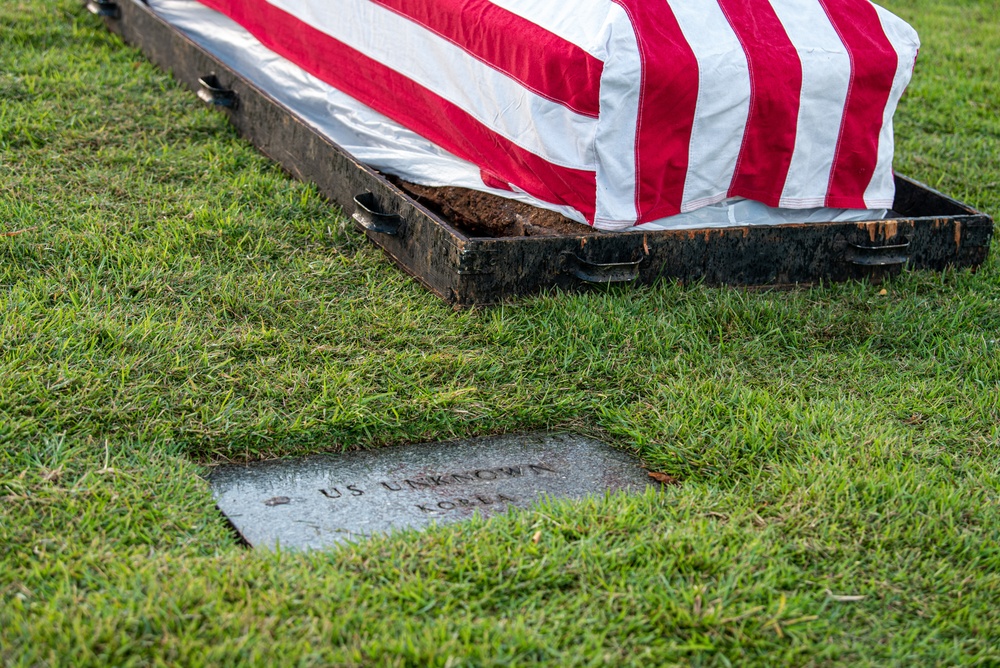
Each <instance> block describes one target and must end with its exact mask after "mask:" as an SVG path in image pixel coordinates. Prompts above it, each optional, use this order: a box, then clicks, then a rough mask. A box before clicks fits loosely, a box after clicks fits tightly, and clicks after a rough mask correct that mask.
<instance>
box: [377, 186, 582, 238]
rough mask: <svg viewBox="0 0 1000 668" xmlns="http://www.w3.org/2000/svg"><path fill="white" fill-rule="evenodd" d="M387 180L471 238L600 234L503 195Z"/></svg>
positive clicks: (559, 215) (580, 224) (551, 212)
mask: <svg viewBox="0 0 1000 668" xmlns="http://www.w3.org/2000/svg"><path fill="white" fill-rule="evenodd" d="M390 180H391V181H392V182H393V183H394V184H395V185H397V186H399V187H400V188H402V189H403V190H404V191H405V192H406V194H408V195H410V196H411V197H413V198H414V199H416V200H417V201H418V202H420V203H421V204H423V205H424V206H426V207H427V208H429V209H431V210H432V211H434V212H435V213H437V214H439V215H441V216H443V217H444V218H446V219H447V220H448V222H449V223H451V224H452V225H454V226H455V227H457V228H459V229H460V230H462V231H463V232H465V233H467V234H469V235H470V236H474V237H541V236H564V235H570V236H578V235H581V234H600V233H601V231H600V230H596V229H594V228H593V227H591V226H590V225H584V224H583V223H578V222H576V221H575V220H570V219H569V218H566V217H565V216H563V215H562V214H559V213H556V212H555V211H549V210H547V209H539V208H538V207H536V206H531V205H530V204H524V203H523V202H516V201H514V200H512V199H507V198H506V197H499V196H497V195H491V194H490V193H484V192H480V191H478V190H471V189H469V188H455V187H451V186H445V187H430V186H420V185H417V184H415V183H409V182H407V181H403V180H400V179H396V178H390Z"/></svg>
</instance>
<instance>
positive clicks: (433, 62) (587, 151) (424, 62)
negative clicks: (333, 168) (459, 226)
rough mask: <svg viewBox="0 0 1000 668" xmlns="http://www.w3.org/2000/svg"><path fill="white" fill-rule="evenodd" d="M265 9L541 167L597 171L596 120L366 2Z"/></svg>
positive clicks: (285, 0)
mask: <svg viewBox="0 0 1000 668" xmlns="http://www.w3.org/2000/svg"><path fill="white" fill-rule="evenodd" d="M268 2H269V3H270V4H272V5H274V6H275V7H277V8H279V9H281V10H284V11H286V12H288V13H289V14H292V15H293V16H295V17H296V18H298V19H299V20H300V21H304V22H305V23H307V24H309V25H311V26H313V27H314V28H316V29H317V30H319V31H321V32H323V33H325V34H327V35H329V36H330V37H332V38H334V39H336V40H338V41H340V42H342V43H344V44H346V45H347V46H349V47H351V48H353V49H355V50H357V51H359V52H361V53H362V54H364V55H366V56H368V57H369V58H372V59H373V60H376V61H378V62H380V63H382V64H383V65H385V66H386V67H389V68H390V69H392V70H395V71H396V72H399V73H400V74H402V75H403V76H405V77H407V78H408V79H411V80H412V81H414V82H416V83H418V84H420V85H421V86H423V87H425V88H427V89H428V90H431V91H432V92H434V93H436V94H438V95H440V96H441V97H443V98H444V99H446V100H448V101H449V102H451V103H453V104H455V105H456V106H458V107H460V108H462V109H463V110H464V111H466V112H467V113H469V114H470V115H472V116H473V117H474V118H475V119H476V120H477V121H479V122H480V123H482V124H483V125H484V126H486V127H488V128H490V129H491V130H493V131H494V132H496V133H497V134H499V135H502V136H503V137H505V138H507V139H509V140H510V141H512V142H513V143H515V144H517V145H518V146H520V147H521V148H523V149H525V150H527V151H530V152H531V153H534V154H535V155H537V156H539V157H541V158H543V159H544V160H546V161H548V162H551V163H553V164H555V165H559V166H562V167H570V168H573V169H581V170H593V169H594V162H595V158H594V153H595V151H594V137H595V133H596V130H597V119H596V118H589V117H587V116H582V115H580V114H577V113H574V112H573V111H571V110H569V109H567V108H566V107H565V106H563V105H561V104H558V103H555V102H551V101H549V100H547V99H545V98H543V97H541V96H540V95H537V94H535V93H533V92H532V91H530V90H528V89H527V88H525V87H524V86H522V85H521V84H520V83H518V82H517V81H515V80H514V79H512V78H510V77H508V76H507V75H505V74H503V73H501V72H499V71H497V70H495V69H493V68H492V67H489V66H488V65H485V64H484V63H482V62H480V61H479V60H478V59H476V58H475V57H473V56H471V55H469V54H468V53H466V52H465V51H464V50H462V49H461V48H459V47H458V46H455V45H454V44H452V43H451V42H449V41H448V40H446V39H444V38H442V37H439V36H438V35H436V34H435V33H433V32H431V31H429V30H427V29H426V28H424V27H423V26H421V25H419V24H417V23H415V22H413V21H410V20H409V19H406V18H404V17H402V16H400V15H399V14H396V13H395V12H393V11H391V10H389V9H386V8H384V7H382V6H380V5H376V4H374V3H372V2H369V1H368V0H342V1H340V2H337V3H335V5H334V4H332V3H317V2H310V1H309V0H268ZM414 54H418V55H417V56H414ZM441 63H447V64H448V66H447V67H441ZM387 94H391V92H389V91H387ZM501 105H503V106H501Z"/></svg>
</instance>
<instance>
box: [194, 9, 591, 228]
mask: <svg viewBox="0 0 1000 668" xmlns="http://www.w3.org/2000/svg"><path fill="white" fill-rule="evenodd" d="M201 2H202V4H204V5H206V6H207V7H210V8H212V9H214V10H216V11H219V12H222V13H223V14H225V15H226V16H229V17H230V18H231V19H233V20H234V21H236V22H237V23H239V24H240V25H242V26H243V27H244V28H246V29H247V30H249V31H250V32H251V33H253V35H254V36H255V37H257V39H259V40H260V41H261V43H263V44H264V45H265V46H267V47H268V48H269V49H271V50H273V51H275V52H276V53H278V54H279V55H281V56H283V57H285V58H287V59H289V60H290V61H292V62H293V63H295V64H296V65H298V66H299V67H301V68H303V69H304V70H306V71H307V72H309V73H311V74H312V75H314V76H316V77H318V78H319V79H321V80H323V81H325V82H327V83H329V84H330V85H331V86H333V87H335V88H337V89H338V90H341V91H343V92H345V93H347V94H348V95H350V96H351V97H353V98H355V99H357V100H358V101H360V102H361V103H363V104H366V105H368V106H369V107H371V108H373V109H375V110H376V111H379V112H381V113H383V114H385V115H386V116H389V117H390V118H393V119H394V120H396V121H398V122H399V123H402V124H403V125H405V126H406V127H408V128H410V129H411V130H413V131H414V132H417V133H419V134H420V135H422V136H424V137H426V138H427V139H429V140H430V141H432V142H434V143H435V144H438V145H439V146H441V147H443V148H444V149H445V150H447V151H450V152H451V153H454V154H455V155H457V156H459V157H460V158H463V159H465V160H468V161H469V162H472V163H474V164H476V165H480V166H482V165H488V166H489V168H490V171H491V172H493V173H495V174H496V175H497V177H498V178H499V179H501V180H503V181H506V182H509V183H512V184H516V185H517V186H518V187H519V188H521V189H522V190H524V191H525V192H527V193H528V194H530V195H533V196H534V197H537V198H539V199H541V200H544V201H546V202H553V203H555V204H567V205H569V206H571V207H573V208H574V209H576V210H577V211H579V212H580V213H582V214H583V215H584V216H585V217H586V218H587V220H588V221H591V222H593V219H594V211H595V198H596V196H597V179H596V174H595V172H592V171H586V170H579V169H572V168H569V167H561V166H559V165H554V164H552V163H550V162H548V161H546V160H545V159H543V158H540V157H539V156H537V155H535V154H534V153H531V152H530V151H527V150H525V149H523V148H521V147H520V146H518V145H516V144H514V143H513V142H511V141H510V140H508V139H507V138H505V137H503V136H501V135H499V134H497V133H496V132H493V131H492V130H490V129H489V128H487V127H486V126H484V125H482V124H481V123H480V122H479V121H477V120H476V119H475V118H473V117H472V116H471V115H469V114H468V113H466V112H465V111H463V110H462V109H461V108H460V107H458V106H456V105H454V104H452V103H451V102H449V101H447V100H445V99H444V98H442V97H440V96H438V95H435V94H434V93H433V92H431V91H429V90H428V89H426V88H424V87H423V86H420V85H419V84H417V83H415V82H414V81H412V80H410V79H408V78H406V77H405V76H403V75H402V74H400V73H398V72H396V71H394V70H392V69H390V68H388V67H386V66H384V65H382V64H381V63H379V62H377V61H375V60H373V59H371V58H368V57H367V56H365V55H364V54H362V53H360V52H358V51H356V50H355V49H352V48H350V47H349V46H347V45H346V44H344V43H342V42H340V41H338V40H335V39H333V38H332V37H330V36H329V35H326V34H325V33H322V32H320V31H319V30H316V29H315V28H313V27H312V26H310V25H308V24H307V23H304V22H303V21H300V20H299V19H297V18H295V17H294V16H292V15H291V14H289V13H287V12H285V11H283V10H281V9H278V8H276V7H274V6H272V5H270V4H269V3H267V2H265V0H201Z"/></svg>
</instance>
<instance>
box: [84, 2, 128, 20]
mask: <svg viewBox="0 0 1000 668" xmlns="http://www.w3.org/2000/svg"><path fill="white" fill-rule="evenodd" d="M87 11H88V12H90V13H91V14H94V15H96V16H103V17H105V18H109V19H120V18H121V17H122V10H121V9H119V8H118V3H117V2H115V1H114V0H88V2H87Z"/></svg>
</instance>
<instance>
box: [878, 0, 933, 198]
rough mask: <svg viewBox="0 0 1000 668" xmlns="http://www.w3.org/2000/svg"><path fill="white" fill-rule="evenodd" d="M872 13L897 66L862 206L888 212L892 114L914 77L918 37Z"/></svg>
mask: <svg viewBox="0 0 1000 668" xmlns="http://www.w3.org/2000/svg"><path fill="white" fill-rule="evenodd" d="M875 11H876V12H878V18H879V21H880V22H881V23H882V30H883V31H884V32H885V36H886V37H888V38H889V41H890V42H891V43H892V48H893V49H895V50H896V54H897V56H899V59H898V62H897V64H896V77H895V78H894V79H893V82H892V92H891V93H890V94H889V101H888V102H887V103H886V105H885V111H884V112H883V116H882V130H881V132H880V133H879V138H878V162H877V163H876V164H875V173H874V174H872V180H871V182H870V183H869V184H868V187H867V188H866V189H865V205H866V206H867V207H868V208H870V209H883V208H884V209H891V208H892V205H893V199H894V195H895V192H896V184H895V182H894V181H893V178H892V155H893V141H894V140H893V134H892V115H893V112H895V111H896V105H897V104H899V98H900V97H902V95H903V90H904V89H905V88H906V86H907V84H908V83H910V77H911V76H912V75H913V62H914V60H915V59H916V57H917V50H918V49H919V48H920V38H919V37H918V36H917V33H916V31H915V30H914V29H913V28H911V27H910V26H909V24H907V23H906V22H904V21H902V20H901V19H899V18H898V17H896V16H894V15H893V14H890V13H889V12H888V11H886V10H885V9H882V8H881V7H879V6H878V5H875Z"/></svg>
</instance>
